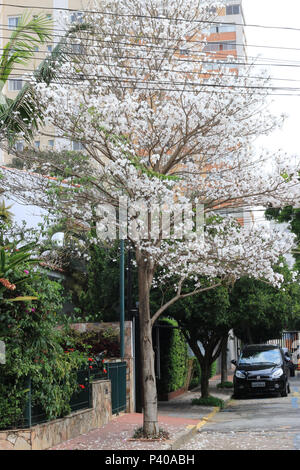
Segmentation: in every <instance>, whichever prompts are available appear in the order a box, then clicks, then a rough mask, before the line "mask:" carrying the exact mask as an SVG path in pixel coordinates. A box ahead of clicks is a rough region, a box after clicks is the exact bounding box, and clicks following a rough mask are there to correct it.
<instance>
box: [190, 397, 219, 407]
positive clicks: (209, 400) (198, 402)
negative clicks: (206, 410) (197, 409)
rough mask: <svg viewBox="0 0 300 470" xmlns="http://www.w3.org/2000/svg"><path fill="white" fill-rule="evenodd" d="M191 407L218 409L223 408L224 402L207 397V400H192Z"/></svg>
mask: <svg viewBox="0 0 300 470" xmlns="http://www.w3.org/2000/svg"><path fill="white" fill-rule="evenodd" d="M192 405H199V406H218V407H219V408H224V406H225V402H224V400H221V398H217V397H213V396H209V397H208V398H194V399H193V400H192Z"/></svg>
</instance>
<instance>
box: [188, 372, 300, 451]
mask: <svg viewBox="0 0 300 470" xmlns="http://www.w3.org/2000/svg"><path fill="white" fill-rule="evenodd" d="M298 374H299V373H298ZM290 386H291V393H290V394H289V395H288V397H286V398H282V397H278V396H275V397H270V396H264V397H256V398H247V399H239V400H231V401H230V402H229V403H228V405H227V406H226V408H225V409H224V410H223V411H221V412H220V413H217V414H216V415H214V417H213V419H212V420H210V421H209V423H208V424H207V425H206V426H204V427H203V428H201V429H200V430H199V432H198V433H197V435H196V436H195V437H194V438H193V439H192V440H190V441H189V442H188V443H186V444H185V445H184V447H182V449H187V450H189V449H203V450H204V449H205V450H234V449H236V450H241V449H245V450H246V449H247V450H277V449H278V450H300V375H299V376H298V377H293V378H290Z"/></svg>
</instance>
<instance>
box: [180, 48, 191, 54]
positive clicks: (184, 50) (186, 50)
mask: <svg viewBox="0 0 300 470" xmlns="http://www.w3.org/2000/svg"><path fill="white" fill-rule="evenodd" d="M189 52H190V51H189V49H179V54H180V55H189Z"/></svg>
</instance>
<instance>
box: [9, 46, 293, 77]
mask: <svg viewBox="0 0 300 470" xmlns="http://www.w3.org/2000/svg"><path fill="white" fill-rule="evenodd" d="M121 49H122V48H121ZM0 50H4V48H0ZM37 52H39V51H37ZM65 52H66V54H68V55H69V56H77V57H80V56H82V57H99V55H98V54H85V53H79V52H68V51H65ZM33 53H34V51H33ZM135 53H136V51H135ZM104 56H105V57H107V58H113V59H122V60H125V59H126V60H127V59H131V60H153V59H158V60H162V59H165V60H166V59H167V58H168V57H164V56H160V57H155V56H154V57H140V56H130V55H129V56H120V55H105V54H104ZM19 57H20V58H22V57H24V58H27V57H28V56H22V55H20V56H19ZM203 57H205V58H206V59H208V58H209V57H211V60H194V59H191V58H189V59H183V58H181V59H180V58H176V57H172V60H174V61H176V62H183V63H185V62H188V63H196V64H210V65H212V64H219V63H220V64H222V65H225V66H228V65H232V66H234V67H237V66H245V67H289V68H290V67H295V68H299V67H300V61H293V62H295V63H291V62H290V61H287V63H286V64H285V63H281V62H278V63H257V64H256V63H254V62H250V63H249V62H238V61H229V60H228V59H229V58H232V57H233V58H235V56H233V55H230V54H229V55H228V56H225V55H221V54H220V56H219V57H216V55H214V56H211V55H208V54H206V53H205V54H203ZM236 57H237V60H240V59H239V56H236ZM241 57H242V58H243V59H244V57H243V56H241ZM45 58H47V56H46V57H45V56H43V57H35V59H36V60H44V59H45ZM49 59H51V55H50V53H49ZM226 59H227V60H226ZM253 59H255V60H257V57H253ZM231 60H232V59H231ZM267 60H268V59H267ZM269 60H272V61H275V60H278V59H269ZM216 61H217V62H216ZM85 63H89V62H85ZM91 64H92V65H95V64H93V63H91ZM111 66H113V64H112V65H111ZM129 67H130V66H128V68H129ZM185 72H186V71H185ZM199 73H200V72H199Z"/></svg>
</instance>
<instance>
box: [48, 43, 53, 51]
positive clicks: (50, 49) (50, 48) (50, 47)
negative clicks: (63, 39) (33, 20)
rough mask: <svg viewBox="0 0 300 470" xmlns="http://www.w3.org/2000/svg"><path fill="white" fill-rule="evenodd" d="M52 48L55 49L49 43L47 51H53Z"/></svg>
mask: <svg viewBox="0 0 300 470" xmlns="http://www.w3.org/2000/svg"><path fill="white" fill-rule="evenodd" d="M52 49H53V47H52V46H51V45H50V44H48V46H47V51H48V52H52Z"/></svg>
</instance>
